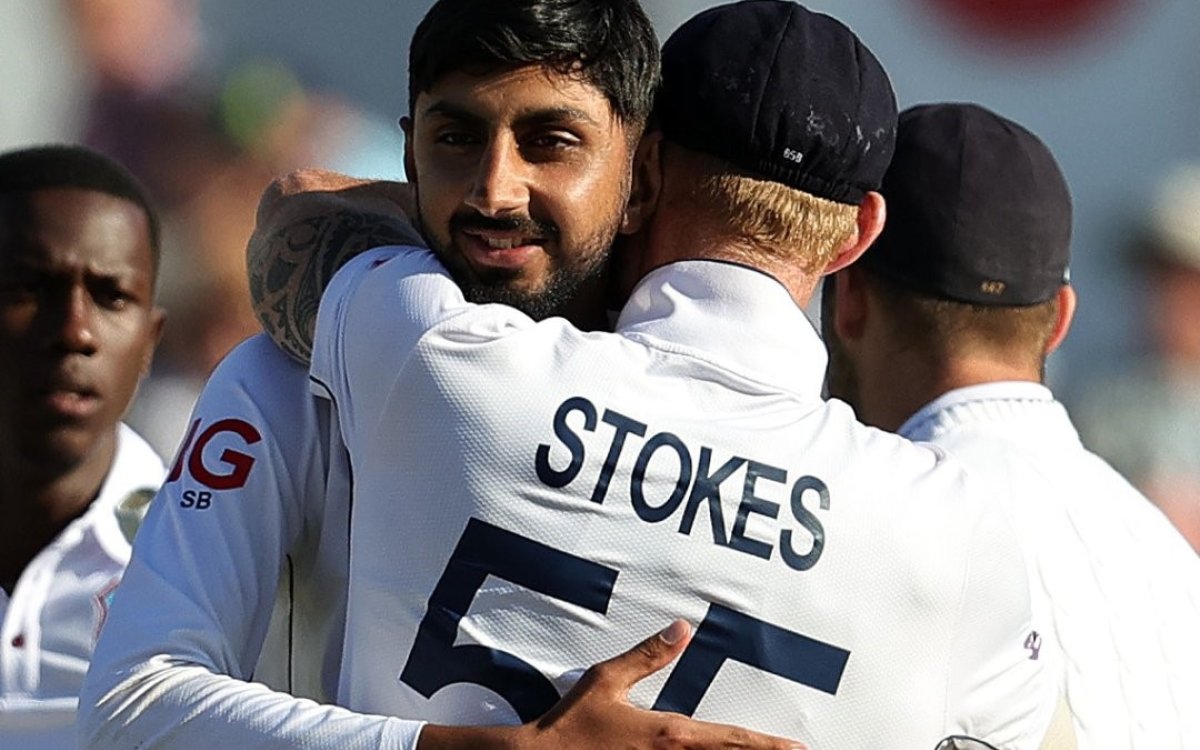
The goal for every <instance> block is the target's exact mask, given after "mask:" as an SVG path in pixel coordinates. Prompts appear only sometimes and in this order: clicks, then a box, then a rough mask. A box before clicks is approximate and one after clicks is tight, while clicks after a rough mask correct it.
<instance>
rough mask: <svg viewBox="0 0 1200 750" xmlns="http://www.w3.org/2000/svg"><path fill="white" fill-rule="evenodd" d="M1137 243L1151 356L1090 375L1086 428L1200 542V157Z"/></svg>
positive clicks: (1169, 185) (1161, 193) (1158, 200)
mask: <svg viewBox="0 0 1200 750" xmlns="http://www.w3.org/2000/svg"><path fill="white" fill-rule="evenodd" d="M1136 249H1137V251H1138V252H1137V255H1136V257H1135V260H1136V262H1137V264H1138V270H1139V271H1141V272H1142V273H1143V274H1144V275H1145V278H1146V280H1147V281H1148V282H1149V284H1148V288H1147V295H1146V305H1147V307H1146V311H1145V316H1146V322H1147V328H1148V330H1147V332H1146V333H1147V336H1146V341H1147V351H1146V352H1145V355H1146V359H1145V360H1143V361H1141V362H1140V366H1137V367H1134V368H1131V369H1130V370H1129V371H1127V372H1125V373H1122V375H1121V376H1120V378H1118V379H1116V380H1109V381H1108V382H1098V383H1096V382H1094V383H1089V384H1087V386H1088V387H1087V389H1086V391H1085V393H1084V397H1083V398H1082V399H1081V401H1080V403H1079V409H1078V415H1079V431H1080V433H1081V434H1082V435H1083V439H1084V442H1085V443H1087V444H1088V445H1089V446H1091V447H1092V448H1093V449H1094V450H1095V451H1096V452H1097V453H1099V454H1100V455H1102V456H1104V457H1105V458H1106V459H1107V460H1109V461H1111V462H1112V464H1113V466H1115V467H1116V468H1117V469H1118V470H1119V471H1120V472H1121V473H1122V474H1124V475H1125V476H1127V477H1129V478H1130V479H1131V480H1132V481H1133V483H1134V484H1136V485H1137V486H1138V487H1139V488H1140V489H1141V490H1142V491H1143V492H1145V493H1146V495H1147V496H1149V498H1150V499H1151V500H1153V501H1154V503H1155V504H1156V505H1158V507H1160V508H1162V510H1163V512H1164V513H1166V514H1167V517H1168V518H1170V519H1171V521H1172V522H1174V524H1175V525H1176V526H1177V527H1178V528H1179V530H1180V531H1182V532H1183V535H1184V536H1185V537H1187V539H1188V540H1189V541H1190V542H1191V543H1192V547H1194V548H1195V549H1196V550H1197V551H1200V164H1194V163H1193V164H1184V165H1181V166H1179V167H1177V168H1176V169H1175V170H1174V171H1173V172H1172V173H1171V174H1170V175H1169V176H1168V177H1167V179H1166V180H1164V181H1163V184H1162V185H1161V186H1160V188H1159V190H1158V194H1157V195H1156V196H1155V200H1154V204H1153V206H1152V208H1151V211H1150V215H1149V219H1148V221H1147V222H1146V225H1145V226H1144V227H1143V228H1142V230H1141V237H1140V242H1139V243H1138V245H1137V247H1136Z"/></svg>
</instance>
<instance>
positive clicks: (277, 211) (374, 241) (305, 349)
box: [246, 169, 425, 363]
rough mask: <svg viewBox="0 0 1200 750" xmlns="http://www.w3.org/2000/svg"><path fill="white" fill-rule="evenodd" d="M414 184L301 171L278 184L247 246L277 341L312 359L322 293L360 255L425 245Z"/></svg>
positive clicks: (265, 321)
mask: <svg viewBox="0 0 1200 750" xmlns="http://www.w3.org/2000/svg"><path fill="white" fill-rule="evenodd" d="M415 215H416V206H415V198H414V196H413V191H412V188H411V187H410V186H409V185H405V184H401V183H395V182H385V181H378V180H370V181H369V180H358V179H354V178H352V177H347V176H345V175H340V174H337V173H335V172H326V171H322V170H311V169H310V170H301V171H299V172H293V173H292V174H290V175H288V176H286V177H282V178H280V179H277V180H275V181H273V182H272V183H271V185H270V186H269V187H268V188H267V190H266V192H264V193H263V197H262V200H261V201H260V202H259V204H258V217H257V221H256V223H255V227H254V233H253V234H252V235H251V236H250V242H249V245H248V246H247V248H246V265H247V271H248V273H249V276H250V297H251V300H252V302H253V305H254V313H255V315H257V316H258V319H259V321H260V322H261V323H262V325H263V328H264V329H265V330H266V332H267V333H268V334H269V335H270V336H271V338H272V339H274V341H275V343H276V344H277V345H278V346H279V347H280V348H282V349H283V350H284V351H285V352H287V353H288V354H289V355H291V356H292V357H293V358H295V359H298V360H300V361H301V362H305V363H307V362H308V361H309V359H310V357H311V356H312V340H313V327H314V326H315V325H316V321H317V305H318V303H319V302H320V300H321V292H322V291H323V290H324V289H325V285H326V284H328V283H329V279H330V278H332V277H333V274H334V273H336V272H337V270H338V269H339V268H341V267H342V265H343V264H345V263H346V261H348V260H350V259H351V258H353V257H354V256H355V255H358V254H359V253H361V252H363V251H364V250H370V249H371V248H373V247H380V246H382V245H420V246H424V245H425V241H424V240H423V239H422V238H421V235H420V234H419V233H418V232H417V230H416V229H414V228H413V225H412V223H411V222H410V221H409V219H408V217H409V216H415Z"/></svg>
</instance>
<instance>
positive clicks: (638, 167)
mask: <svg viewBox="0 0 1200 750" xmlns="http://www.w3.org/2000/svg"><path fill="white" fill-rule="evenodd" d="M661 144H662V133H661V132H660V131H658V130H650V131H647V132H646V133H645V134H643V135H642V137H641V140H639V141H638V146H637V151H636V152H635V153H634V155H633V164H632V169H633V173H632V174H631V176H630V186H629V202H628V203H626V205H625V212H624V213H623V214H622V215H621V226H620V228H619V231H620V232H621V234H633V233H634V232H636V231H638V230H639V229H641V228H642V225H643V224H645V223H646V219H648V218H649V217H650V216H651V215H652V214H653V213H654V210H655V209H656V208H657V207H658V196H659V195H660V194H661V192H662V155H661V149H660V145H661Z"/></svg>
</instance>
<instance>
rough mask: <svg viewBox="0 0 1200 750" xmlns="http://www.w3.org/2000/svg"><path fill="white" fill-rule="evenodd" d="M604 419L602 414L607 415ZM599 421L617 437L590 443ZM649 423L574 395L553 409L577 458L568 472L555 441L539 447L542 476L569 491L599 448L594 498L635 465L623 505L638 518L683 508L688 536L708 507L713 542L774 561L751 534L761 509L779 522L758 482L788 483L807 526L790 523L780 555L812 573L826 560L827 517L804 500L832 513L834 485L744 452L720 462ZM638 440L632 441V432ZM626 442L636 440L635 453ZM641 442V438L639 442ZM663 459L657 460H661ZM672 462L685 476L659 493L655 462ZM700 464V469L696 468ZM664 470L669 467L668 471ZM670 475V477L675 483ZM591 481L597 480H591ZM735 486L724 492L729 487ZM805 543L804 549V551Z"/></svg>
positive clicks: (776, 508) (795, 511) (656, 518)
mask: <svg viewBox="0 0 1200 750" xmlns="http://www.w3.org/2000/svg"><path fill="white" fill-rule="evenodd" d="M601 413H602V414H603V416H598V415H600V414H601ZM573 415H576V416H578V417H579V418H581V419H582V420H583V421H582V424H581V427H582V430H581V431H578V432H577V431H574V430H573V429H572V427H571V425H570V423H569V419H570V418H571V417H572V416H573ZM597 421H599V422H602V423H603V424H604V425H606V426H607V427H608V428H611V432H612V438H611V441H610V442H608V443H607V446H605V444H604V443H600V444H599V445H591V446H590V447H589V446H588V445H587V444H586V443H585V442H584V440H583V439H582V436H581V433H582V432H598V431H599V428H598V426H597ZM648 430H649V426H648V425H647V424H645V423H644V422H639V421H637V420H636V419H634V418H632V417H628V416H626V415H624V414H621V413H620V412H618V411H614V410H612V409H604V410H603V411H602V412H601V411H600V410H598V409H597V408H596V405H595V404H593V403H592V402H591V401H589V400H588V399H586V398H584V397H581V396H574V397H571V398H568V399H567V400H565V401H563V402H562V404H561V405H560V406H559V407H558V410H557V411H556V412H555V414H554V433H555V436H556V438H557V440H558V441H559V442H560V443H561V445H562V447H563V448H565V449H566V450H568V451H569V453H570V461H569V463H567V464H566V466H565V467H564V468H563V469H562V470H556V469H554V468H553V466H552V465H551V461H550V456H551V451H552V450H553V449H554V448H553V447H552V446H551V445H550V444H545V443H543V444H540V445H538V447H537V454H536V459H535V466H536V469H537V475H538V479H540V480H541V482H542V483H543V484H545V485H546V486H548V487H555V488H565V487H572V486H574V483H575V480H576V479H579V478H580V470H581V469H582V468H583V465H584V462H585V461H586V459H587V452H588V451H589V450H590V451H592V452H593V455H594V454H595V451H597V450H598V449H599V450H601V451H606V452H605V453H603V454H602V455H604V456H605V458H604V464H603V465H602V466H601V467H600V469H599V470H598V471H597V472H596V473H595V481H594V484H592V485H591V486H590V489H589V487H588V486H587V484H586V483H585V484H584V486H583V487H581V488H579V491H582V492H585V493H586V492H589V491H590V500H591V501H592V502H594V503H603V502H604V500H605V498H606V496H607V494H608V490H609V484H610V482H611V481H612V478H613V474H614V472H615V471H616V469H617V467H618V466H619V465H620V466H622V467H623V468H626V469H629V465H632V470H631V473H630V482H629V486H628V488H627V492H625V493H624V497H623V498H622V499H621V501H622V502H628V503H629V504H630V505H631V506H632V509H633V511H634V513H636V514H637V516H638V518H640V519H641V520H643V521H645V522H646V523H660V522H663V521H667V520H668V519H670V518H671V517H672V516H674V515H675V514H676V511H678V510H680V508H682V513H680V518H679V526H678V530H679V533H681V534H691V532H692V529H693V528H694V526H695V522H696V514H697V513H698V512H699V510H700V508H701V506H703V507H704V508H705V509H706V510H707V513H708V515H709V522H710V525H711V531H712V540H713V543H714V544H716V545H719V546H723V547H729V548H731V549H734V550H737V551H739V552H744V553H746V554H748V555H754V556H755V557H761V558H763V559H770V558H771V556H772V554H773V552H774V550H775V547H776V544H775V542H772V541H766V540H759V539H751V538H749V537H747V536H746V525H747V523H748V521H749V519H750V516H751V514H761V515H765V516H769V517H771V518H773V519H778V518H779V514H780V510H781V508H780V504H779V503H777V502H772V501H769V500H764V499H763V498H761V497H759V496H758V495H756V494H755V488H756V486H757V484H758V482H760V481H761V482H763V483H764V484H765V483H776V484H784V485H787V486H788V487H789V488H790V489H789V491H788V493H787V497H788V502H787V503H786V506H787V507H789V508H790V509H791V515H792V521H791V523H792V524H794V525H796V526H799V527H801V528H802V529H803V531H800V532H797V530H796V529H793V528H786V527H785V528H783V530H782V531H781V532H780V534H779V540H778V551H779V555H780V557H781V559H782V560H783V561H784V563H786V564H787V565H788V566H789V567H792V568H794V569H796V570H808V569H809V568H811V567H812V566H813V565H814V564H815V563H816V561H817V560H819V559H820V557H821V551H822V550H823V549H824V547H825V530H824V527H823V526H822V525H821V521H820V519H819V518H817V516H815V515H814V514H813V512H812V511H810V510H809V509H808V508H806V507H805V505H804V501H805V499H806V498H808V499H809V500H811V501H814V502H816V503H817V504H818V507H819V508H820V509H821V510H826V511H827V510H829V488H828V487H827V486H826V485H825V483H824V482H822V481H821V480H820V479H818V478H817V477H814V476H808V475H805V476H801V477H799V478H798V479H795V480H793V479H791V478H790V477H789V475H788V472H787V470H786V469H783V468H781V467H778V466H772V465H770V464H768V463H764V462H761V461H755V460H753V459H749V458H743V457H741V456H736V455H735V456H729V457H728V458H722V459H720V460H717V459H714V456H713V451H712V449H711V448H709V447H707V446H703V447H701V448H699V450H696V449H693V448H691V447H689V446H688V444H687V443H685V442H684V440H683V439H682V438H680V437H679V436H677V435H675V434H673V433H670V432H655V433H653V434H648ZM631 436H632V437H633V438H634V440H630V437H631ZM627 442H635V444H634V445H630V447H629V450H628V451H626V450H625V447H626V444H627ZM636 442H640V445H637V444H636ZM659 454H662V455H661V456H660V455H659ZM656 456H658V458H656ZM656 461H658V462H662V461H671V462H672V463H671V464H670V465H671V467H675V466H676V464H677V469H678V476H677V477H675V481H674V484H668V485H667V486H665V487H663V488H662V489H663V490H664V491H666V492H667V493H668V494H667V495H666V496H664V497H654V496H652V494H648V493H652V492H653V491H654V490H655V488H653V487H649V486H648V485H647V482H646V475H647V472H648V470H649V468H650V465H651V463H652V462H656ZM693 467H694V468H693ZM669 471H670V470H669V469H664V472H669ZM670 478H671V475H668V476H667V479H668V480H669V479H670ZM586 481H590V478H589V479H588V480H586ZM725 483H729V484H730V485H731V486H734V487H737V486H738V485H739V484H740V490H737V489H735V490H733V491H734V492H739V491H740V493H741V495H740V502H739V503H738V504H737V510H736V513H735V514H734V517H733V518H732V519H730V523H731V525H729V524H727V523H726V520H725V514H724V510H723V507H722V502H721V498H722V485H723V484H725ZM729 491H730V490H725V492H729ZM793 538H803V539H804V540H805V541H803V542H800V543H797V544H793ZM798 546H802V547H804V548H805V551H803V552H801V551H800V550H799V549H797V547H798Z"/></svg>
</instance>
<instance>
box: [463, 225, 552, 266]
mask: <svg viewBox="0 0 1200 750" xmlns="http://www.w3.org/2000/svg"><path fill="white" fill-rule="evenodd" d="M545 241H546V240H545V238H542V237H529V236H525V235H513V234H507V233H506V234H501V233H493V232H486V233H485V232H463V242H461V243H460V246H461V248H462V251H463V254H464V255H465V256H466V257H467V258H468V259H469V260H470V261H471V263H472V264H477V265H480V266H488V267H494V268H510V269H513V268H522V267H524V266H526V265H528V264H529V263H530V262H532V261H533V259H534V257H535V256H536V255H538V254H540V253H541V252H543V243H544V242H545Z"/></svg>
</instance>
